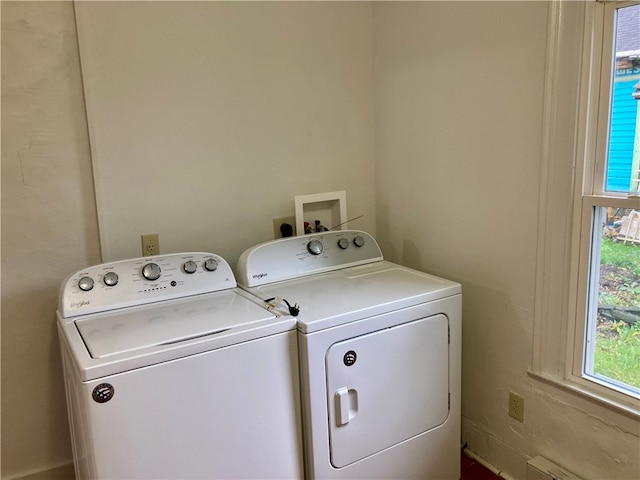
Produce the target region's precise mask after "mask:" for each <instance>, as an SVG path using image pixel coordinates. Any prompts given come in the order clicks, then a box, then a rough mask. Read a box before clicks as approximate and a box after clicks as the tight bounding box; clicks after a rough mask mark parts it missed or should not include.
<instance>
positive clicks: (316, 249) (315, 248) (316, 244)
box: [307, 240, 324, 255]
mask: <svg viewBox="0 0 640 480" xmlns="http://www.w3.org/2000/svg"><path fill="white" fill-rule="evenodd" d="M307 250H309V253H310V254H311V255H320V254H321V253H322V251H323V250H324V245H322V242H321V241H320V240H311V241H310V242H309V243H307Z"/></svg>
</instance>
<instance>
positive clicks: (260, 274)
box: [237, 230, 383, 287]
mask: <svg viewBox="0 0 640 480" xmlns="http://www.w3.org/2000/svg"><path fill="white" fill-rule="evenodd" d="M382 260H383V256H382V251H381V250H380V247H379V246H378V243H377V242H376V241H375V239H374V238H373V237H372V236H371V235H369V234H368V233H366V232H362V231H359V230H339V231H335V232H324V233H317V234H311V235H303V236H298V237H288V238H283V239H280V240H274V241H271V242H267V243H262V244H260V245H256V246H255V247H252V248H250V249H248V250H246V251H245V252H244V253H243V254H242V255H241V256H240V259H239V260H238V268H237V275H238V283H239V284H241V285H243V286H245V287H256V286H259V285H265V284H268V283H273V282H279V281H282V280H289V279H291V278H297V277H302V276H306V275H311V274H316V273H322V272H329V271H332V270H338V269H341V268H347V267H353V266H356V265H364V264H366V263H372V262H379V261H382Z"/></svg>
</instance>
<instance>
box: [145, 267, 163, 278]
mask: <svg viewBox="0 0 640 480" xmlns="http://www.w3.org/2000/svg"><path fill="white" fill-rule="evenodd" d="M160 272H161V270H160V266H159V265H158V264H157V263H147V264H146V265H145V266H144V267H142V276H143V277H144V278H146V279H147V280H157V279H159V278H160Z"/></svg>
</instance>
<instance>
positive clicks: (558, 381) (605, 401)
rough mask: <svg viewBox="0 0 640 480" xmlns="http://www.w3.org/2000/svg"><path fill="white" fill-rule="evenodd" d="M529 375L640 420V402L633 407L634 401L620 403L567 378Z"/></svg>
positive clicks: (546, 374) (535, 373)
mask: <svg viewBox="0 0 640 480" xmlns="http://www.w3.org/2000/svg"><path fill="white" fill-rule="evenodd" d="M527 374H528V375H529V376H530V377H531V378H534V379H535V380H538V381H540V382H543V383H546V384H548V385H551V386H554V387H557V388H560V389H562V390H564V391H566V392H570V393H573V394H576V395H579V396H580V397H582V398H585V399H587V400H590V401H592V402H594V403H597V404H598V405H601V406H603V407H605V408H608V409H610V410H614V411H616V412H618V413H622V414H623V415H625V416H627V417H629V418H631V419H633V420H640V401H639V400H636V401H635V406H634V405H633V403H634V401H633V400H632V399H630V400H629V404H627V403H623V402H620V401H618V400H616V399H613V398H609V397H606V396H604V395H600V394H598V393H596V392H594V391H593V390H591V389H588V388H586V387H584V386H582V385H580V384H578V383H575V382H572V381H570V380H567V379H566V378H558V377H555V376H553V375H550V374H548V373H543V372H535V371H533V370H528V371H527Z"/></svg>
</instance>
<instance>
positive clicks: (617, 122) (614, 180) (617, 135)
mask: <svg viewBox="0 0 640 480" xmlns="http://www.w3.org/2000/svg"><path fill="white" fill-rule="evenodd" d="M623 70H626V72H624V73H622V72H621V73H620V74H618V72H616V76H615V79H614V86H613V98H612V100H613V105H612V110H611V127H610V132H609V158H608V164H607V186H606V189H607V190H609V191H619V192H628V191H630V190H631V189H632V188H633V189H634V190H635V188H636V186H635V184H632V182H631V180H632V179H633V178H636V175H635V173H636V172H633V171H632V165H633V147H634V139H635V133H636V119H637V116H638V100H636V99H635V98H633V96H632V94H633V92H634V91H635V85H636V84H637V83H638V82H639V81H640V68H637V67H636V68H631V69H623ZM629 70H631V71H630V72H629ZM634 70H637V72H634Z"/></svg>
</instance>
